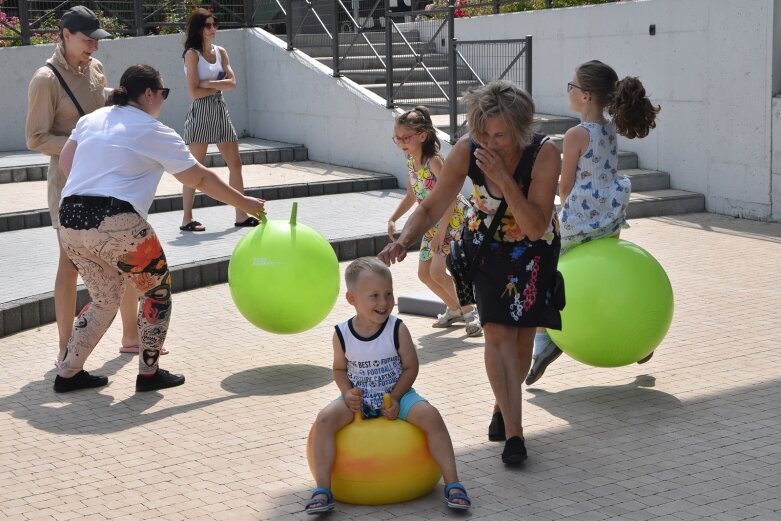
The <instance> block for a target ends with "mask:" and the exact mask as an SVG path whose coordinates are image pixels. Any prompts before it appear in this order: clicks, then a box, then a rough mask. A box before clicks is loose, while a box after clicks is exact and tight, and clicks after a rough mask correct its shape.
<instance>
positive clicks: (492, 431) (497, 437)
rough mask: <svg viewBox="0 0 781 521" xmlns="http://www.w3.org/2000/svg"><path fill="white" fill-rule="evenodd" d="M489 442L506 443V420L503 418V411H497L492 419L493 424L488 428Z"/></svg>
mask: <svg viewBox="0 0 781 521" xmlns="http://www.w3.org/2000/svg"><path fill="white" fill-rule="evenodd" d="M488 441H504V418H502V412H501V411H496V412H495V413H494V415H493V416H492V417H491V424H490V425H489V426H488Z"/></svg>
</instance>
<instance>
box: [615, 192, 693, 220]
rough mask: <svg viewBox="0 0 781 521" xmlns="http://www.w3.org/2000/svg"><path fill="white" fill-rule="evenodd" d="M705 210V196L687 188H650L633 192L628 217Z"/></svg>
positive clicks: (635, 217) (634, 217)
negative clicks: (645, 190)
mask: <svg viewBox="0 0 781 521" xmlns="http://www.w3.org/2000/svg"><path fill="white" fill-rule="evenodd" d="M704 211H705V196H704V195H702V194H698V193H695V192H688V191H686V190H673V189H666V190H649V191H647V192H637V193H635V192H632V195H631V197H630V200H629V207H628V208H627V212H626V213H627V217H628V218H630V219H637V218H640V217H657V216H660V215H678V214H682V213H694V212H704Z"/></svg>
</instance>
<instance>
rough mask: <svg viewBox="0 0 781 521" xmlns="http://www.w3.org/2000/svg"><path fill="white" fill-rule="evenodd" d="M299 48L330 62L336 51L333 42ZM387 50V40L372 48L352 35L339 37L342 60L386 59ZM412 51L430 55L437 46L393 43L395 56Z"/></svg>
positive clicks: (375, 43)
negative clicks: (359, 58)
mask: <svg viewBox="0 0 781 521" xmlns="http://www.w3.org/2000/svg"><path fill="white" fill-rule="evenodd" d="M297 47H298V49H299V50H300V51H302V52H305V53H306V54H308V55H309V56H310V57H312V58H328V59H329V60H330V59H332V58H333V52H334V51H333V47H332V43H331V42H329V43H328V45H311V46H309V45H307V46H303V45H298V46H297ZM410 47H411V49H410ZM372 48H373V49H372ZM386 49H387V47H386V45H385V40H383V41H382V42H374V43H372V44H371V47H370V46H369V44H367V43H366V42H365V41H364V40H363V38H361V37H358V38H357V39H356V38H355V36H354V35H352V34H351V35H350V36H348V37H347V38H346V39H345V38H344V37H342V36H340V37H339V58H340V59H341V58H343V57H345V56H374V53H375V52H376V53H377V54H379V55H380V56H382V57H383V58H385V55H386V54H387V52H386ZM411 50H412V51H414V52H416V53H422V54H424V55H428V54H432V53H434V51H435V50H436V46H435V45H434V44H433V43H428V42H420V41H417V42H409V45H408V44H407V43H406V42H403V41H401V40H399V41H396V42H393V54H394V55H395V54H397V53H399V54H403V53H409V52H410V51H411Z"/></svg>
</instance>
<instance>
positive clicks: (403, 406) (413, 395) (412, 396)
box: [338, 387, 427, 421]
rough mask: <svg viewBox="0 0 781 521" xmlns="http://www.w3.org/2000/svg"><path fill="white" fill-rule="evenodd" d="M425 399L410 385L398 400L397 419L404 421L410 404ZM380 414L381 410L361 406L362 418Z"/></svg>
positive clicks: (342, 398) (341, 398)
mask: <svg viewBox="0 0 781 521" xmlns="http://www.w3.org/2000/svg"><path fill="white" fill-rule="evenodd" d="M338 399H339V400H344V396H340V397H339V398H338ZM425 401H427V400H426V399H425V398H423V397H422V396H421V395H419V394H418V393H417V392H415V388H414V387H410V388H409V391H407V392H406V393H404V396H402V397H401V400H399V419H401V420H405V421H406V419H407V415H408V414H409V411H410V409H412V406H413V405H415V404H416V403H418V402H425ZM382 415H383V414H382V411H380V410H377V409H369V408H368V407H364V408H363V417H364V418H376V417H378V416H382Z"/></svg>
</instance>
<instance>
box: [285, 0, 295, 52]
mask: <svg viewBox="0 0 781 521" xmlns="http://www.w3.org/2000/svg"><path fill="white" fill-rule="evenodd" d="M285 32H286V33H287V50H288V51H292V50H293V0H287V13H286V14H285Z"/></svg>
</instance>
